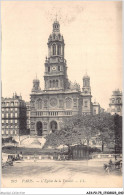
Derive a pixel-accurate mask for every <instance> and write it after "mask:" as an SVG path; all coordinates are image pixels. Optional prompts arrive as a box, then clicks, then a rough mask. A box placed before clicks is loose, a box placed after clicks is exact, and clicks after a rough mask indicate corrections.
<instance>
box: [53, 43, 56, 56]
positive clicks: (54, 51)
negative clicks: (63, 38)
mask: <svg viewBox="0 0 124 195" xmlns="http://www.w3.org/2000/svg"><path fill="white" fill-rule="evenodd" d="M53 55H56V45H53Z"/></svg>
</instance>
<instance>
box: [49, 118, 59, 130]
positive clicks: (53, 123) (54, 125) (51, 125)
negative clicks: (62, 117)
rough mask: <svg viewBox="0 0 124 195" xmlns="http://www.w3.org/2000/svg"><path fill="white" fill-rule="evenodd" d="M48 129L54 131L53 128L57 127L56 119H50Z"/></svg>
mask: <svg viewBox="0 0 124 195" xmlns="http://www.w3.org/2000/svg"><path fill="white" fill-rule="evenodd" d="M50 129H51V130H52V132H54V131H55V130H57V129H58V127H57V122H56V121H51V123H50Z"/></svg>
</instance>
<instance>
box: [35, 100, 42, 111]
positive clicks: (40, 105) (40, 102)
mask: <svg viewBox="0 0 124 195" xmlns="http://www.w3.org/2000/svg"><path fill="white" fill-rule="evenodd" d="M36 107H37V109H41V108H42V100H41V99H38V100H37V102H36Z"/></svg>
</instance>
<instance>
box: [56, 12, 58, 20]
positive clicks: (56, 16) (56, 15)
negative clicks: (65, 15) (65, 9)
mask: <svg viewBox="0 0 124 195" xmlns="http://www.w3.org/2000/svg"><path fill="white" fill-rule="evenodd" d="M57 16H58V15H57V13H56V21H57Z"/></svg>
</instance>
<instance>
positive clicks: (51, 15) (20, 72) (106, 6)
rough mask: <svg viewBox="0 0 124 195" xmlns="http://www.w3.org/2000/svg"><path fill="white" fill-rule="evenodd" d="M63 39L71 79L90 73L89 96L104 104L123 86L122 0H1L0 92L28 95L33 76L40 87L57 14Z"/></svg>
mask: <svg viewBox="0 0 124 195" xmlns="http://www.w3.org/2000/svg"><path fill="white" fill-rule="evenodd" d="M56 14H57V19H58V21H59V23H60V31H61V34H62V35H63V36H64V41H65V59H66V60H67V66H68V78H69V80H70V81H72V82H74V81H76V82H77V83H79V84H80V86H81V88H82V84H83V82H82V78H83V75H84V74H85V73H86V71H87V74H88V75H89V76H90V85H91V93H92V96H93V97H92V101H94V100H96V101H97V102H99V103H100V105H101V107H103V108H105V109H107V108H108V105H109V98H110V96H111V95H112V91H113V90H115V89H118V88H119V89H120V90H122V2H117V1H94V2H93V1H92V2H91V1H87V2H86V1H72V2H70V1H60V2H57V1H18V2H17V1H2V2H1V26H2V52H1V62H2V96H3V97H12V95H13V93H14V92H16V93H17V94H18V95H19V94H21V95H22V97H23V99H24V100H25V101H29V100H30V93H31V89H32V86H33V84H32V82H33V79H34V78H36V74H37V77H38V79H39V80H40V86H41V89H44V78H43V75H44V70H45V68H44V62H45V58H46V56H48V47H47V41H48V37H49V35H50V34H51V33H52V24H53V22H54V20H55V18H56Z"/></svg>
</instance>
